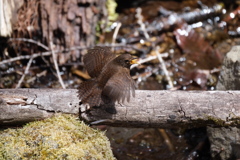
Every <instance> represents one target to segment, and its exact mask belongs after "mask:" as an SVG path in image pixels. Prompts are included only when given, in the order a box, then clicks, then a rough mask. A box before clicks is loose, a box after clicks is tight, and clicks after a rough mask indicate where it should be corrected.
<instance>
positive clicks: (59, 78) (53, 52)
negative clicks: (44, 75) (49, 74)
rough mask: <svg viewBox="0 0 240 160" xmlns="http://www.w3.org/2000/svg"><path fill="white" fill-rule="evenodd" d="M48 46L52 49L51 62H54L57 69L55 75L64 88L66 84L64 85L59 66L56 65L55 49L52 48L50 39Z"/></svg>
mask: <svg viewBox="0 0 240 160" xmlns="http://www.w3.org/2000/svg"><path fill="white" fill-rule="evenodd" d="M50 48H51V51H52V57H53V63H54V66H55V69H56V71H57V76H58V80H59V83H60V84H61V86H62V88H63V89H66V86H65V85H64V83H63V80H62V77H61V75H60V71H59V67H58V63H57V57H56V54H55V51H54V50H53V43H52V41H51V40H50Z"/></svg>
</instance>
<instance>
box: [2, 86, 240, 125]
mask: <svg viewBox="0 0 240 160" xmlns="http://www.w3.org/2000/svg"><path fill="white" fill-rule="evenodd" d="M114 108H115V111H116V113H115V114H113V113H111V112H112V111H113V110H114V109H113V108H111V107H109V106H107V107H106V106H104V107H103V106H102V107H94V108H91V109H90V110H88V111H86V112H81V113H80V118H81V119H82V120H84V121H86V122H88V123H91V122H93V123H92V124H97V123H101V124H108V125H111V126H124V127H144V128H146V127H161V128H176V127H185V128H192V127H199V126H206V125H215V126H225V125H229V126H237V125H238V124H239V117H240V91H147V90H137V91H136V96H135V98H131V100H130V102H129V103H127V102H125V103H121V104H119V103H116V104H115V107H114ZM83 109H84V105H81V106H80V105H79V99H78V97H77V90H75V89H66V90H63V89H16V90H15V89H2V90H0V124H1V125H9V124H19V123H25V122H29V121H34V120H38V119H43V118H47V117H50V116H51V115H53V114H54V113H55V112H62V113H70V114H79V110H82V111H83Z"/></svg>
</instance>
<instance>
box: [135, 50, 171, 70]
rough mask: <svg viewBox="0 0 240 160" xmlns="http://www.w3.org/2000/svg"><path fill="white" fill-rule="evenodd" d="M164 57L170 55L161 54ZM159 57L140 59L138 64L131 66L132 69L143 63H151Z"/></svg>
mask: <svg viewBox="0 0 240 160" xmlns="http://www.w3.org/2000/svg"><path fill="white" fill-rule="evenodd" d="M161 56H162V57H168V53H163V54H161ZM157 58H158V57H157V56H148V57H147V58H144V59H139V60H138V64H133V65H132V66H131V69H133V68H135V67H137V66H139V65H141V64H143V63H146V62H149V61H152V60H154V59H157Z"/></svg>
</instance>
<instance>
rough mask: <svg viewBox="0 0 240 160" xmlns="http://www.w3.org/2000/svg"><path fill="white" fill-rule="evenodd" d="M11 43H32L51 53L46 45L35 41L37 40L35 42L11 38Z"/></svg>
mask: <svg viewBox="0 0 240 160" xmlns="http://www.w3.org/2000/svg"><path fill="white" fill-rule="evenodd" d="M9 41H24V42H30V43H33V44H36V45H38V46H40V47H42V48H44V49H46V50H47V51H49V48H48V47H47V46H46V45H44V44H42V43H40V42H37V41H35V40H33V39H28V38H10V39H9Z"/></svg>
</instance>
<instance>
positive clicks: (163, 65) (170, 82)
mask: <svg viewBox="0 0 240 160" xmlns="http://www.w3.org/2000/svg"><path fill="white" fill-rule="evenodd" d="M158 49H159V47H158V46H157V47H156V54H157V57H158V60H159V62H160V64H161V66H162V70H163V72H164V74H165V76H166V78H167V81H168V85H169V88H170V89H171V88H173V82H172V80H171V78H170V76H169V72H168V70H167V68H166V65H165V63H164V61H163V59H162V55H161V54H160V53H159V52H158Z"/></svg>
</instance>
